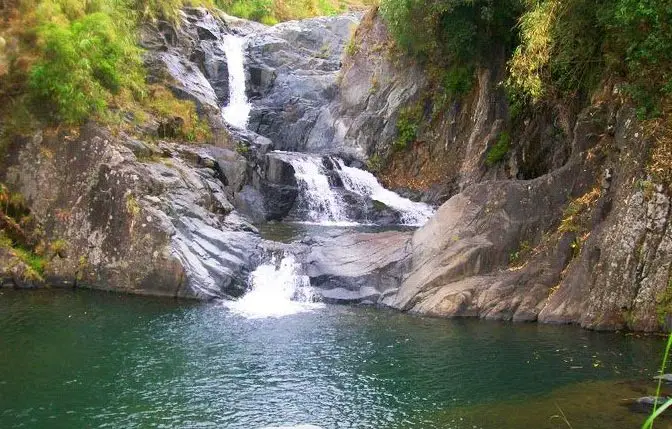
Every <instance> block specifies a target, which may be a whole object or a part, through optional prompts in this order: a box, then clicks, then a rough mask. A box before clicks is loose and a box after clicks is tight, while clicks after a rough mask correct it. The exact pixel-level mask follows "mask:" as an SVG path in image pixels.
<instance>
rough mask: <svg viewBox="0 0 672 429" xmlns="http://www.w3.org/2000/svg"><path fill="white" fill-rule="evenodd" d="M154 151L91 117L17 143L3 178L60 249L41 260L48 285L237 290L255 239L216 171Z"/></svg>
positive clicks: (162, 149)
mask: <svg viewBox="0 0 672 429" xmlns="http://www.w3.org/2000/svg"><path fill="white" fill-rule="evenodd" d="M154 150H155V151H156V152H157V153H152V155H150V156H147V155H146V153H145V151H150V152H151V149H150V147H149V146H147V145H144V144H142V143H139V142H137V141H133V140H132V139H131V138H128V137H124V136H121V137H113V136H111V135H110V134H109V133H108V132H107V131H105V130H103V129H101V128H100V127H98V126H96V125H93V124H90V125H88V126H85V127H83V128H82V129H81V134H80V135H76V134H66V133H59V134H46V133H38V134H37V135H35V136H34V137H33V138H31V139H28V140H27V141H25V142H21V148H20V149H19V150H18V152H17V153H16V154H15V157H14V160H13V162H10V165H9V167H8V168H7V169H6V171H5V172H4V177H3V180H4V181H5V182H6V183H7V184H8V185H10V186H11V187H12V188H13V189H15V190H16V191H18V192H20V193H21V194H22V195H23V196H24V197H25V198H26V199H27V201H28V203H29V206H30V207H31V211H32V214H33V215H34V216H35V217H36V218H37V219H39V221H40V222H41V224H42V225H43V227H44V228H45V231H46V233H47V235H48V236H49V237H52V238H54V239H55V238H59V239H61V240H64V241H65V243H66V246H67V249H68V251H67V257H65V258H61V257H55V258H54V259H53V260H51V261H50V263H49V264H48V268H47V272H46V277H47V281H48V282H49V283H51V284H56V285H59V284H63V285H73V286H74V285H87V286H90V287H94V288H100V289H110V290H119V291H125V292H133V293H139V294H151V295H165V296H177V297H189V298H200V299H209V298H215V297H229V296H238V295H240V294H242V292H243V291H244V290H245V287H246V279H247V274H248V272H249V270H250V268H251V267H252V266H253V265H254V261H253V259H254V258H255V255H256V254H257V244H258V242H259V238H258V236H257V235H256V234H255V233H254V227H252V226H251V225H249V224H247V223H246V222H245V221H244V220H242V219H240V218H239V217H237V216H236V214H235V212H234V211H233V210H234V209H233V206H232V205H231V203H230V202H229V200H228V197H227V192H228V191H227V189H226V187H225V186H224V185H223V183H222V181H221V180H220V179H219V178H218V176H219V175H220V174H221V172H220V171H218V170H219V169H218V168H216V165H215V164H214V163H208V162H204V161H205V160H207V159H208V158H207V157H205V156H199V155H198V154H197V153H194V150H193V149H191V148H188V147H182V146H180V145H177V144H169V143H163V144H161V145H160V146H159V148H157V149H154ZM199 150H200V151H204V152H207V148H205V147H204V148H201V149H199ZM199 159H200V161H201V162H202V163H201V165H199V163H198V161H199Z"/></svg>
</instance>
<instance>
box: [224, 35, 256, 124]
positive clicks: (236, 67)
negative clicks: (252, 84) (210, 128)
mask: <svg viewBox="0 0 672 429" xmlns="http://www.w3.org/2000/svg"><path fill="white" fill-rule="evenodd" d="M244 47H245V39H244V38H242V37H238V36H234V35H232V34H227V35H226V36H224V40H222V49H223V50H224V53H225V54H226V64H227V67H228V70H229V104H228V105H227V106H226V107H224V108H223V109H222V116H223V117H224V120H225V121H226V122H227V123H228V124H229V125H231V126H233V127H235V128H239V129H245V128H246V127H247V119H248V117H249V115H250V110H251V109H252V106H251V105H250V103H248V102H247V96H246V95H245V67H244V65H245V55H244Z"/></svg>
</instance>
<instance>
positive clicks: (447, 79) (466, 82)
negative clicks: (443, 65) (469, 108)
mask: <svg viewBox="0 0 672 429" xmlns="http://www.w3.org/2000/svg"><path fill="white" fill-rule="evenodd" d="M442 83H443V88H444V91H445V94H446V95H447V96H448V97H459V96H462V95H465V94H467V93H468V92H469V91H470V90H471V88H472V86H473V85H474V69H473V67H470V66H459V65H458V66H455V67H451V68H449V69H447V70H446V71H445V74H444V76H443V82H442Z"/></svg>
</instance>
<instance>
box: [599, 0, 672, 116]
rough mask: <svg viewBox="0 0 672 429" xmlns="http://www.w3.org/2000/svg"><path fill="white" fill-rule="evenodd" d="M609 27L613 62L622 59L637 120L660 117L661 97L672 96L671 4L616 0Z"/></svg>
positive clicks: (654, 0)
mask: <svg viewBox="0 0 672 429" xmlns="http://www.w3.org/2000/svg"><path fill="white" fill-rule="evenodd" d="M614 3H615V4H614V7H613V12H612V16H611V17H610V18H611V19H610V21H609V24H608V30H609V33H610V36H611V37H610V43H611V46H612V49H611V50H610V51H608V52H607V54H608V55H610V57H611V58H613V61H614V62H617V59H619V58H622V56H621V55H623V54H624V56H625V66H626V70H625V72H626V75H627V77H628V82H629V85H628V91H629V92H630V94H631V95H632V96H633V98H634V99H635V101H636V102H637V103H638V105H639V111H638V113H639V115H640V117H651V116H657V115H658V114H659V113H660V98H661V96H665V95H669V94H670V93H671V92H672V2H670V1H669V0H618V1H616V2H614Z"/></svg>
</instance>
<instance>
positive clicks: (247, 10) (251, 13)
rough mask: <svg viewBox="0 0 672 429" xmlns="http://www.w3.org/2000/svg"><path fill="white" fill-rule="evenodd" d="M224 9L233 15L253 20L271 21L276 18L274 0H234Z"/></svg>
mask: <svg viewBox="0 0 672 429" xmlns="http://www.w3.org/2000/svg"><path fill="white" fill-rule="evenodd" d="M224 9H225V10H226V11H227V12H229V13H230V14H231V15H234V16H238V17H240V18H245V19H251V20H253V21H258V22H262V21H265V22H268V23H270V22H272V21H271V20H275V18H274V17H273V0H233V1H232V2H231V4H230V5H225V7H224ZM275 22H277V20H276V21H275Z"/></svg>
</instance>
